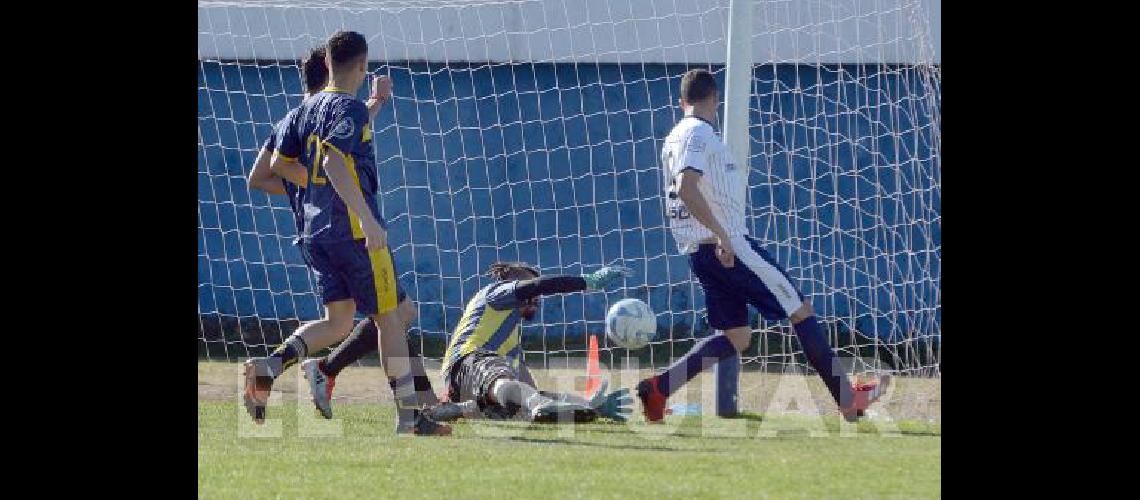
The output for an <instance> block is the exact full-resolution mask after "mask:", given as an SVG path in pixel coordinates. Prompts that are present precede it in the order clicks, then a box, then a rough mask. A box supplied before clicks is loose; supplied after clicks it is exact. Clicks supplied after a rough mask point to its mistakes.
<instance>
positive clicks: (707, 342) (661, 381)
mask: <svg viewBox="0 0 1140 500" xmlns="http://www.w3.org/2000/svg"><path fill="white" fill-rule="evenodd" d="M719 101H720V92H719V90H718V89H717V84H716V79H714V78H713V76H712V74H711V73H709V72H708V71H706V70H703V69H695V70H691V71H689V72H687V73H685V75H684V76H683V77H682V78H681V108H682V109H683V110H684V112H685V117H684V118H682V119H681V121H680V122H678V123H677V125H675V126H674V127H673V130H672V131H671V132H670V133H669V136H668V137H667V138H666V139H665V145H664V146H663V147H662V150H661V168H662V174H663V176H664V183H665V191H666V192H665V195H666V200H665V203H666V212H667V215H668V217H669V226H670V230H671V231H672V233H673V239H674V240H676V242H677V248H678V250H680V251H681V252H682V253H685V254H687V255H688V256H689V265H690V266H691V268H692V270H693V274H694V275H696V277H697V280H698V281H700V283H701V287H702V288H703V289H704V291H705V302H706V306H707V308H708V314H709V326H711V327H713V328H714V329H715V330H718V331H717V332H716V333H715V334H714V335H712V336H709V337H706V338H704V339H702V340H701V341H700V342H697V343H696V345H694V346H693V348H692V350H690V351H689V352H688V353H687V354H685V355H684V356H683V357H681V358H680V359H678V360H677V361H675V362H674V363H673V364H672V365H670V366H669V367H668V368H667V369H666V370H665V371H664V372H663V373H660V374H658V375H655V376H653V377H651V378H648V379H645V380H642V381H641V382H639V383H638V384H637V395H638V397H639V398H640V399H641V403H642V411H643V412H644V413H645V419H646V420H648V421H650V422H656V421H660V420H661V419H662V418H664V412H665V401H666V399H667V398H668V397H669V395H671V394H673V393H674V392H676V390H677V389H679V388H680V387H681V386H682V385H684V384H685V383H686V382H688V381H689V380H692V378H693V377H695V376H696V375H697V374H698V373H700V372H701V370H702V369H704V368H705V365H706V364H710V363H709V362H716V361H719V360H722V359H725V358H728V357H730V356H733V355H735V354H737V353H739V352H743V351H744V350H745V349H747V348H748V345H749V344H750V343H751V341H752V329H751V327H750V326H749V324H748V304H751V305H752V306H753V307H755V308H756V309H757V310H758V311H759V312H760V314H761V315H762V316H764V318H765V319H767V320H769V321H778V320H782V319H788V320H790V321H791V323H792V327H793V328H794V329H795V331H796V336H797V337H799V339H800V344H802V345H803V348H804V353H805V354H806V355H807V358H808V362H809V363H810V364H811V366H812V368H814V369H815V370H816V371H817V372H819V376H820V377H821V378H822V379H823V382H824V384H826V385H827V389H828V391H829V392H831V396H832V397H833V398H834V399H835V402H836V403H837V404H838V405H839V411H840V413H841V414H842V415H843V417H844V418H846V419H847V420H849V421H850V420H855V419H857V418H858V417H859V416H861V415H862V414H863V410H865V409H866V408H867V407H868V406H869V405H870V404H871V403H873V402H875V401H876V400H878V398H879V396H880V395H881V393H882V392H883V390H885V389H886V387H887V385H888V384H889V383H890V378H889V377H884V378H883V380H882V383H872V384H864V385H860V386H856V387H852V385H851V383H850V382H849V381H848V379H847V375H846V374H845V373H844V372H843V371H842V370H840V369H838V368H839V367H837V366H835V363H834V360H835V356H834V355H833V354H832V352H831V347H830V346H829V345H828V344H827V337H826V336H825V335H824V332H823V328H822V327H820V325H819V322H818V320H817V319H816V316H815V312H814V311H813V310H812V308H811V304H810V303H809V302H807V301H805V300H804V296H803V294H801V293H800V292H799V291H798V290H796V287H795V285H793V284H792V282H791V280H790V279H789V278H788V275H787V273H786V272H785V271H784V270H783V268H781V267H780V265H779V264H778V263H777V262H776V260H775V259H773V258H772V256H771V255H769V254H768V252H766V251H765V250H764V249H763V248H761V247H760V245H759V243H758V242H757V241H756V239H754V238H752V237H750V236H748V230H747V228H746V227H745V224H744V211H745V206H746V205H745V203H746V199H747V189H748V166H747V165H746V164H738V163H736V161H735V159H734V158H733V157H732V153H731V151H729V150H728V146H727V145H726V144H725V143H724V142H723V141H722V140H721V138H720V136H719V135H718V134H717V132H716V129H715V126H714V125H713V123H714V122H715V121H716V119H717V105H718V103H719ZM710 358H711V359H710ZM706 360H707V361H706Z"/></svg>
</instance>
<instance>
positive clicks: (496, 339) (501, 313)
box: [442, 281, 523, 378]
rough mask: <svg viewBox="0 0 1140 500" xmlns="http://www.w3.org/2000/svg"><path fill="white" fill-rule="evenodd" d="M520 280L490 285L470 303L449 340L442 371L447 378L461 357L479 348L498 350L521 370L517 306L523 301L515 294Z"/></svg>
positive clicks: (480, 291) (519, 316)
mask: <svg viewBox="0 0 1140 500" xmlns="http://www.w3.org/2000/svg"><path fill="white" fill-rule="evenodd" d="M517 283H518V281H500V282H497V283H494V284H492V285H488V286H486V287H483V289H481V290H479V292H478V293H476V294H475V297H472V298H471V300H470V301H468V302H467V308H466V309H465V310H464V311H463V317H462V318H460V319H459V325H457V326H456V327H455V333H453V334H452V335H451V339H450V340H449V341H448V343H447V351H445V352H444V353H443V366H442V373H443V376H444V377H445V378H446V377H447V375H448V372H449V371H450V370H451V367H452V366H453V365H454V364H455V363H456V362H457V361H459V358H462V357H463V356H465V355H467V354H469V353H471V352H474V351H475V350H478V349H484V350H488V351H492V352H497V353H499V355H500V356H503V357H505V358H507V359H508V360H510V362H511V366H512V367H514V368H515V369H518V367H519V355H520V354H522V344H521V343H520V340H521V333H520V332H521V329H520V327H519V319H520V318H521V313H520V312H519V310H518V307H519V306H521V305H523V302H522V301H520V300H518V298H516V297H515V285H516V284H517Z"/></svg>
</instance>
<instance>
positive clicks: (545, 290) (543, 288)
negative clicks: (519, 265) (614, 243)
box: [515, 266, 631, 302]
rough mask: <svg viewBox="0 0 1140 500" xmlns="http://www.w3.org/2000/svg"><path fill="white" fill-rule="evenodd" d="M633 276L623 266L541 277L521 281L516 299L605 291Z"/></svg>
mask: <svg viewBox="0 0 1140 500" xmlns="http://www.w3.org/2000/svg"><path fill="white" fill-rule="evenodd" d="M630 274H631V271H630V270H629V269H628V268H625V267H621V266H610V267H603V268H601V269H599V270H598V271H596V272H593V273H590V274H584V275H582V276H568V275H557V276H540V277H538V278H533V279H529V280H521V281H519V282H518V283H517V284H516V285H515V298H517V299H518V300H519V301H523V302H525V301H528V300H530V299H533V298H535V297H539V296H542V295H554V294H558V293H573V292H581V291H585V290H604V289H606V288H609V287H610V286H611V285H613V284H615V283H616V282H617V280H618V279H620V278H622V277H627V276H629V275H630Z"/></svg>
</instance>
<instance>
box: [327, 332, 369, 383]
mask: <svg viewBox="0 0 1140 500" xmlns="http://www.w3.org/2000/svg"><path fill="white" fill-rule="evenodd" d="M379 338H380V331H379V330H377V329H376V323H375V322H373V321H372V319H371V318H369V319H366V320H364V321H361V322H360V323H357V324H356V328H353V329H352V333H351V334H350V335H349V336H348V338H347V339H345V340H344V342H341V343H340V345H338V346H336V349H333V351H332V352H331V353H329V355H328V356H325V359H324V363H323V365H324V367H323V371H324V372H325V375H328V376H330V377H336V376H337V375H338V374H340V371H341V370H343V369H345V368H346V367H347V366H348V365H351V364H353V363H355V362H356V361H357V360H359V359H360V358H363V357H364V356H365V355H366V354H370V353H373V352H376V351H377V350H378V348H377V346H378V345H379Z"/></svg>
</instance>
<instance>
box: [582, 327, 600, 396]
mask: <svg viewBox="0 0 1140 500" xmlns="http://www.w3.org/2000/svg"><path fill="white" fill-rule="evenodd" d="M600 385H602V368H601V366H599V364H598V337H597V336H596V335H590V347H589V349H587V350H586V391H585V392H586V397H587V398H589V397H590V396H593V395H594V391H597V390H598V386H600Z"/></svg>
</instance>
